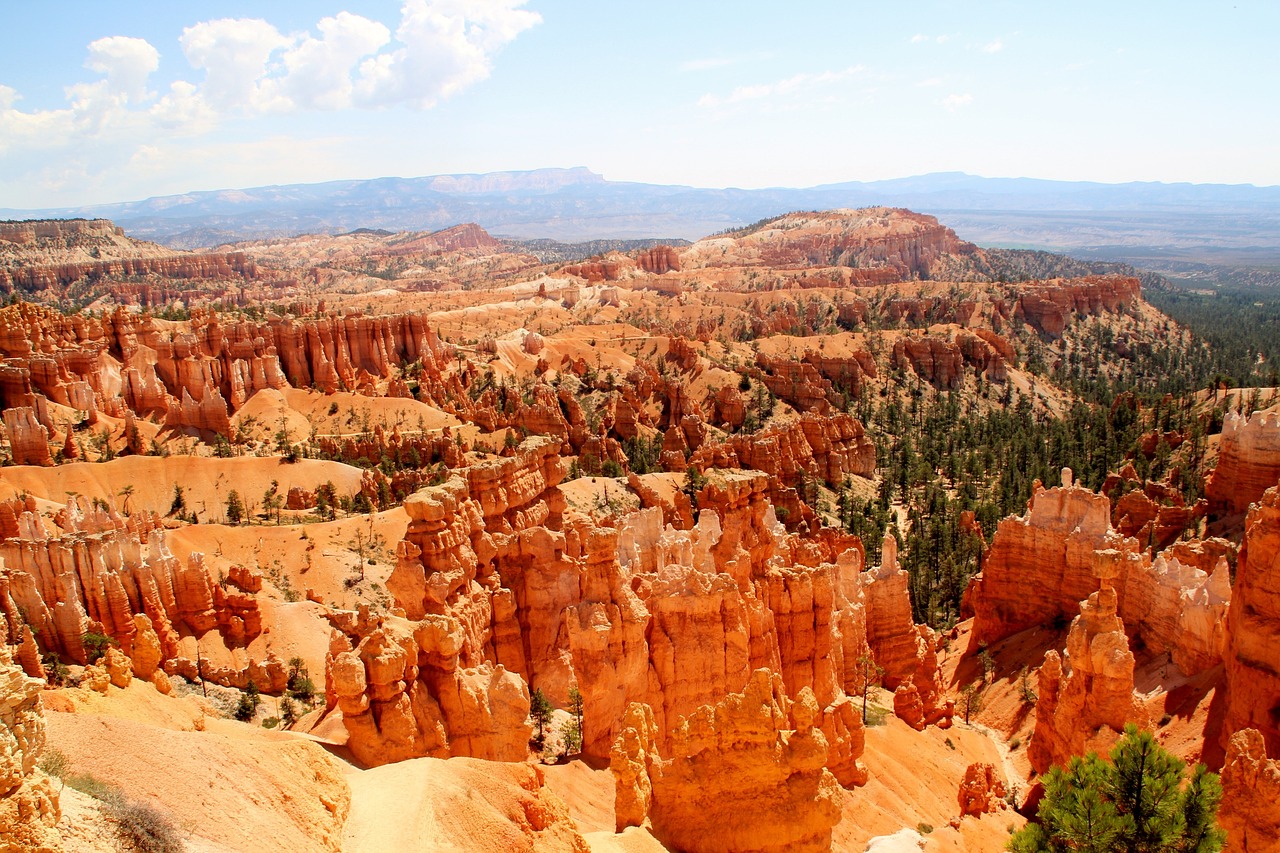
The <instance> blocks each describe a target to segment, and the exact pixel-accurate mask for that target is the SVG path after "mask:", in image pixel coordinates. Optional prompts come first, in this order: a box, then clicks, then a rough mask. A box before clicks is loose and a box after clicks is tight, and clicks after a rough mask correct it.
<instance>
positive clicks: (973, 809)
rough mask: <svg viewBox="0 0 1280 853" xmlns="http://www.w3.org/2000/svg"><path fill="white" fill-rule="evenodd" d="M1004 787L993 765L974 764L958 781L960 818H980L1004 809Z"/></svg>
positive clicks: (967, 768) (998, 772) (1002, 780)
mask: <svg viewBox="0 0 1280 853" xmlns="http://www.w3.org/2000/svg"><path fill="white" fill-rule="evenodd" d="M1005 793H1006V791H1005V785H1004V778H1003V777H1002V776H1001V775H1000V771H998V770H996V768H995V767H994V766H993V765H990V764H982V763H975V764H970V765H969V766H968V767H966V768H965V770H964V778H963V779H961V780H960V792H959V794H958V799H959V800H960V816H961V817H966V816H972V817H980V816H982V815H984V814H990V813H991V812H993V811H996V810H997V809H1002V808H1004V807H1005V802H1004V797H1005Z"/></svg>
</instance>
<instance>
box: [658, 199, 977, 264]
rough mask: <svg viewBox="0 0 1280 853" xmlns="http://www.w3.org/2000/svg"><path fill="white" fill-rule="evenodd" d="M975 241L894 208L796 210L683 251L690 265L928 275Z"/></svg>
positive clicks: (934, 221)
mask: <svg viewBox="0 0 1280 853" xmlns="http://www.w3.org/2000/svg"><path fill="white" fill-rule="evenodd" d="M976 248H977V247H975V246H974V245H973V244H971V243H966V242H964V241H962V240H960V239H959V238H957V237H956V235H955V232H954V231H952V230H951V229H950V228H947V227H945V226H943V225H940V224H939V223H938V220H937V219H936V218H934V217H932V216H925V215H921V214H916V213H911V212H909V211H904V210H894V209H891V208H882V207H881V208H876V207H872V208H864V209H862V210H856V211H854V210H830V211H824V212H819V213H790V214H787V215H786V216H783V217H778V218H777V219H775V220H772V221H769V222H766V223H763V224H761V225H760V226H759V227H756V228H753V229H752V230H750V231H748V232H747V233H745V234H741V235H734V236H725V237H716V238H710V239H707V240H703V241H701V242H699V243H698V244H697V245H695V246H694V247H693V248H692V249H690V250H686V251H685V252H683V253H682V254H681V257H680V260H681V264H682V266H683V267H684V268H685V269H690V268H698V267H712V266H728V265H742V266H773V267H783V268H785V267H796V266H813V265H818V264H822V265H830V266H842V267H855V268H857V270H856V271H861V270H862V269H864V268H872V269H875V268H883V269H885V270H886V271H889V272H891V273H892V274H893V275H894V276H895V277H896V278H898V279H899V280H901V279H910V278H928V277H929V273H930V269H931V268H932V266H933V264H934V263H935V262H936V261H937V259H939V258H940V257H941V256H943V255H947V254H968V253H972V252H973V251H975V250H976Z"/></svg>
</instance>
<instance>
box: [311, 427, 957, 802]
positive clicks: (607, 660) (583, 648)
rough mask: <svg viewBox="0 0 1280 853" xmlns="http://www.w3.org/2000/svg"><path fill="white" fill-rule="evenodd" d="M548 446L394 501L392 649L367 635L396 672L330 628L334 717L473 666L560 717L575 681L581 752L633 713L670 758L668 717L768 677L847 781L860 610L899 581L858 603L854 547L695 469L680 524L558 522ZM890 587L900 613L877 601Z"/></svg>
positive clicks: (863, 620)
mask: <svg viewBox="0 0 1280 853" xmlns="http://www.w3.org/2000/svg"><path fill="white" fill-rule="evenodd" d="M559 446H560V445H559V441H558V440H557V439H554V438H550V437H536V438H531V439H528V440H526V441H525V442H524V443H523V444H521V445H520V447H519V448H518V449H517V450H516V451H515V452H514V453H513V454H512V455H511V456H510V457H505V458H499V459H491V460H486V461H482V462H479V463H476V464H474V465H472V466H470V467H468V468H465V469H462V470H459V471H456V472H455V473H454V474H453V476H452V477H451V478H450V480H448V481H446V482H445V483H443V484H441V485H439V486H434V487H431V488H428V489H424V490H422V491H420V492H418V493H417V494H415V495H412V496H411V497H410V498H409V499H408V500H407V501H406V503H405V507H406V509H407V511H408V512H409V515H410V518H411V519H412V520H411V522H410V525H409V529H408V532H407V533H406V538H405V540H404V541H403V542H402V543H401V545H400V551H399V554H400V559H399V562H398V564H397V567H396V569H395V571H394V572H393V573H392V576H391V577H390V579H389V580H388V589H389V590H390V591H391V593H392V594H393V596H394V597H395V600H396V603H397V606H398V607H399V608H400V609H401V611H402V612H403V613H404V615H405V617H407V619H408V620H409V624H407V625H405V626H402V628H400V629H397V630H399V632H400V635H401V636H402V638H401V639H398V640H396V641H395V642H394V643H392V642H391V641H390V640H385V639H384V640H378V641H377V642H378V643H380V644H381V645H382V646H384V647H390V646H392V645H394V646H395V647H396V648H400V649H402V650H403V651H402V652H395V657H396V659H397V661H403V664H401V663H397V664H396V665H395V666H392V667H391V670H392V671H391V673H390V674H389V675H385V674H384V675H378V676H375V675H374V667H373V665H372V664H371V663H370V661H371V660H373V659H375V658H380V655H382V653H379V654H373V653H371V652H367V651H366V649H367V648H368V647H369V646H370V645H371V644H372V643H373V642H374V641H372V640H369V639H368V637H370V636H371V634H370V633H369V631H372V630H374V629H373V628H372V627H370V628H368V630H365V631H360V630H347V631H344V634H345V639H344V640H343V641H342V643H340V644H339V646H335V650H334V652H333V654H331V666H332V665H333V662H334V661H337V660H338V659H339V658H342V659H343V660H345V661H346V663H345V664H343V666H346V667H347V668H348V669H350V670H351V671H352V672H355V671H356V670H357V669H360V671H361V672H363V673H364V675H363V676H358V675H357V677H354V678H351V679H348V680H347V681H346V684H347V686H346V687H344V688H342V691H341V692H342V693H343V694H344V698H343V700H342V704H343V713H344V716H347V715H348V714H352V713H354V714H355V716H357V717H358V716H359V715H360V714H362V713H363V712H364V709H365V707H366V704H365V703H366V702H367V703H368V707H370V708H374V707H378V705H377V703H379V702H381V703H383V705H382V707H384V708H385V707H390V705H388V704H387V703H388V702H392V700H394V702H393V704H394V703H399V702H401V701H402V700H401V699H400V694H403V695H405V696H408V697H409V698H408V699H407V700H406V701H407V702H408V703H409V704H408V706H406V707H410V706H412V704H413V702H414V701H416V700H414V699H413V691H414V688H413V687H412V684H411V682H412V680H413V679H414V678H416V680H417V681H418V682H420V683H423V684H424V685H425V689H424V690H422V691H421V692H422V693H423V695H429V696H431V697H433V699H435V701H436V702H437V703H439V698H438V695H439V693H440V691H441V690H443V689H444V687H442V685H443V684H444V683H445V680H447V679H454V678H455V676H454V675H448V676H447V678H446V675H445V673H457V672H462V671H464V670H475V669H477V668H482V667H489V668H490V670H489V671H503V672H505V673H506V674H507V675H509V676H511V677H515V678H518V679H519V680H521V684H524V683H527V684H528V685H529V686H530V687H531V688H536V689H540V690H542V691H543V693H544V694H545V695H546V696H548V697H549V698H550V699H551V700H552V702H553V703H555V704H558V705H561V706H563V705H565V704H566V703H567V701H568V695H569V690H570V688H571V687H573V686H575V685H576V686H577V687H578V689H579V690H580V691H581V693H582V697H583V704H584V732H583V734H584V745H583V750H584V752H585V753H586V754H587V755H590V756H597V757H603V756H605V755H607V754H608V752H609V749H610V748H611V746H612V744H613V741H614V739H615V737H616V735H617V733H618V728H619V726H620V721H621V719H622V717H623V715H624V713H625V712H626V708H627V707H628V705H629V704H631V703H633V702H640V703H644V704H646V705H648V706H649V707H650V708H651V714H652V716H653V720H654V725H655V728H656V731H657V733H658V734H657V736H658V738H659V742H660V743H662V744H668V743H669V742H670V738H671V737H672V736H673V732H674V731H675V729H676V727H677V726H678V724H679V721H680V719H681V718H684V717H688V715H690V714H692V713H693V712H694V711H695V710H696V709H698V708H699V707H702V706H704V705H711V704H714V703H715V702H717V701H719V700H720V699H722V698H723V697H724V696H726V695H728V694H729V693H734V692H737V691H740V690H742V688H743V686H744V685H745V684H746V683H747V680H748V678H749V677H750V674H751V672H752V671H754V670H755V669H759V668H762V667H767V668H769V669H770V670H771V671H774V672H777V673H779V675H780V677H781V678H782V679H783V683H784V685H785V686H786V689H787V691H788V692H789V693H793V694H798V692H799V691H800V690H801V689H802V688H809V689H810V690H811V691H812V692H813V695H814V697H815V699H816V701H817V702H818V703H819V710H820V714H819V716H818V717H817V718H816V723H815V724H816V725H817V726H818V727H819V728H821V729H822V730H823V731H824V732H826V733H827V739H828V741H829V746H830V748H829V750H828V760H829V762H830V765H831V769H832V771H833V772H834V773H835V774H836V776H837V778H838V779H839V780H840V781H841V782H843V783H845V784H850V785H852V784H859V783H860V782H862V781H864V780H865V778H866V777H865V771H864V770H863V769H862V768H861V767H860V766H859V764H858V757H859V756H860V755H861V752H862V726H861V719H860V717H859V716H858V715H857V714H856V713H855V711H854V709H853V707H852V706H851V704H850V703H849V701H848V699H847V697H846V693H847V692H853V691H855V690H856V689H857V687H858V686H859V685H860V684H861V681H860V679H861V670H860V668H859V666H858V665H857V661H858V659H859V658H860V657H862V656H864V655H866V654H867V640H866V625H867V624H868V621H870V619H869V617H868V612H869V608H870V611H871V613H872V617H871V618H874V617H875V615H876V608H892V610H893V614H901V613H906V614H909V613H910V610H909V605H908V604H907V601H906V588H905V586H904V587H902V588H901V589H900V590H899V589H897V587H894V588H893V589H892V590H890V589H889V587H888V586H885V585H882V589H883V590H884V591H885V592H886V593H889V594H887V595H884V596H880V595H879V594H877V596H876V602H875V603H873V604H871V605H868V604H867V597H866V596H865V594H864V592H863V585H864V584H863V580H862V576H861V569H862V565H863V555H862V550H861V546H860V543H858V541H857V539H856V538H854V537H848V536H845V535H841V534H833V535H831V536H823V537H809V538H807V539H803V540H802V539H800V538H798V537H795V536H790V535H788V534H787V533H786V531H785V530H784V529H783V528H782V526H781V525H780V524H778V523H777V520H776V518H775V517H774V514H773V509H772V506H771V504H770V503H769V500H768V493H769V478H768V477H767V476H766V475H764V474H762V473H760V472H754V471H748V472H721V471H713V472H711V473H710V475H709V481H708V483H707V485H706V486H705V487H704V488H703V489H702V491H701V492H700V493H699V494H698V507H699V514H698V522H697V524H696V525H694V526H693V527H692V528H689V529H678V528H676V527H674V526H672V525H670V524H668V523H667V519H666V518H664V509H663V508H662V507H661V506H659V505H653V506H651V507H650V508H648V509H644V510H641V511H638V512H634V513H632V514H630V515H628V516H626V517H624V518H623V519H621V521H619V522H614V523H616V524H617V526H605V525H601V524H598V523H595V522H592V521H591V520H590V519H588V518H587V517H586V516H583V515H580V514H578V513H573V512H569V513H566V512H565V511H564V506H565V502H564V498H563V496H562V495H561V493H560V490H559V488H558V487H557V485H556V484H557V483H558V482H559V480H560V477H561V470H560V459H559V456H558V450H559ZM667 512H668V513H669V514H672V515H674V516H677V517H678V515H679V514H678V513H677V512H676V510H675V508H668V510H667ZM672 520H676V518H673V519H672ZM893 593H896V594H899V595H900V597H901V598H902V601H901V602H898V601H896V600H895V601H892V602H891V601H890V599H892V598H893ZM882 598H883V599H884V600H883V601H881V599H882ZM907 618H908V626H907V629H908V630H910V631H911V634H912V637H913V638H915V637H917V636H918V634H917V633H916V631H915V627H914V626H911V625H910V624H909V615H908V616H907ZM885 621H886V622H888V621H893V622H895V624H896V621H897V620H896V618H895V616H893V615H891V616H889V617H885ZM428 625H430V626H432V627H431V629H430V631H428V630H427V627H426V626H428ZM382 630H383V632H384V633H385V632H386V631H387V630H390V629H389V628H387V627H386V626H385V625H384V626H383V627H382ZM428 634H429V635H430V636H428ZM403 635H411V636H412V638H413V642H412V643H408V642H406V641H404V640H403ZM913 642H914V641H913ZM411 646H412V647H411ZM913 649H914V646H913ZM913 653H914V652H913ZM387 654H390V653H387ZM353 657H354V658H358V659H360V660H361V661H363V664H362V667H360V668H357V667H354V666H352V665H351V664H352V661H353ZM935 666H936V664H935ZM361 677H363V679H364V680H363V687H362V686H361V681H360V678H361ZM450 683H452V682H450ZM375 685H381V686H378V687H375ZM388 685H389V686H388ZM450 689H453V688H450ZM357 691H358V692H357ZM393 694H395V695H393ZM361 695H363V697H364V699H361ZM336 704H338V702H337V700H336V698H335V705H336ZM442 707H443V706H442ZM526 707H527V706H526ZM442 717H443V719H444V723H445V724H444V734H445V736H446V737H448V738H449V739H450V749H451V750H453V749H454V748H453V746H452V743H453V740H452V730H451V729H450V725H451V724H450V721H449V720H448V715H447V714H443V715H442ZM410 719H412V720H413V721H414V723H415V724H416V722H417V720H418V718H417V717H414V716H413V715H412V714H410V715H408V716H406V717H405V720H406V721H408V720H410ZM433 719H434V718H433ZM363 725H364V724H363V723H359V724H357V725H356V726H350V725H349V726H348V728H349V730H351V731H352V732H353V742H354V741H360V740H364V739H368V740H369V742H368V745H367V753H370V754H371V753H374V752H376V751H377V749H378V746H377V737H378V732H377V730H378V728H379V726H372V727H366V728H360V729H359V731H358V732H357V731H356V730H355V729H357V728H359V727H360V726H363ZM419 728H420V729H421V728H422V727H421V726H419ZM409 740H410V741H413V743H415V744H418V745H417V746H414V747H413V749H418V750H424V749H436V748H438V747H439V744H440V738H438V737H436V736H435V735H433V734H428V733H426V732H425V731H424V732H423V733H422V734H420V735H412V734H411V736H410V738H409ZM428 744H430V745H431V746H427V745H428ZM358 748H362V747H358ZM405 754H409V753H408V752H405ZM419 754H426V753H419ZM451 754H458V752H457V751H452V752H451Z"/></svg>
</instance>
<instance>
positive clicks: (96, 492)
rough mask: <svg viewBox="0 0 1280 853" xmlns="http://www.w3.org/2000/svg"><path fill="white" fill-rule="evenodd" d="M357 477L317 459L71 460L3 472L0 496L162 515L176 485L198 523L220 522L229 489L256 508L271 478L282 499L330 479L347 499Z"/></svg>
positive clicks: (350, 470)
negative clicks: (109, 502)
mask: <svg viewBox="0 0 1280 853" xmlns="http://www.w3.org/2000/svg"><path fill="white" fill-rule="evenodd" d="M360 475H361V471H360V469H359V468H355V467H352V466H350V465H343V464H341V463H338V462H325V461H321V460H318V459H304V460H301V461H299V462H297V463H295V464H293V465H287V464H284V463H282V462H281V460H280V457H256V456H244V457H238V458H231V459H216V458H209V457H198V456H167V457H161V456H124V457H120V458H118V459H113V460H112V461H110V462H96V463H89V462H75V463H71V464H69V465H59V466H57V467H56V468H37V467H32V466H20V467H11V468H5V469H4V473H3V475H0V497H5V498H7V497H11V496H12V495H14V494H17V493H21V492H28V493H30V494H32V495H35V496H36V497H37V498H43V499H46V500H51V501H55V502H57V503H60V504H65V503H66V500H67V493H68V492H71V491H74V492H77V493H79V494H82V495H86V496H88V497H91V498H93V497H97V498H103V499H104V500H105V499H109V498H114V499H115V501H116V504H117V506H118V507H119V508H120V509H121V510H125V509H130V510H148V511H151V512H158V513H160V514H161V515H165V514H167V513H168V512H169V508H170V507H171V506H172V504H173V495H174V488H173V487H174V486H175V485H180V486H182V489H183V493H184V497H185V499H186V503H187V507H188V509H190V510H192V511H194V512H195V513H196V514H197V515H198V516H199V518H200V520H201V521H221V520H222V519H223V518H224V517H225V514H226V505H227V496H228V495H229V494H230V493H231V490H232V489H235V490H236V491H238V492H239V493H240V495H241V496H242V497H243V498H244V499H245V500H246V501H252V502H254V503H255V504H260V503H261V501H262V495H263V492H265V491H266V490H267V489H268V488H270V486H271V482H272V481H273V480H274V481H276V482H277V483H278V486H277V488H278V490H279V492H280V494H282V495H284V494H287V493H288V491H289V488H290V487H291V486H301V487H302V488H304V489H311V490H314V489H315V488H316V487H317V486H319V485H320V484H321V483H324V482H326V481H332V482H333V484H334V486H335V487H336V488H337V490H338V493H339V494H347V495H350V494H354V493H355V492H356V491H357V490H358V489H359V487H360ZM126 486H132V487H133V494H132V495H131V496H130V497H129V501H128V506H127V507H126V505H125V500H124V497H123V496H121V495H120V490H121V489H123V488H125V487H126Z"/></svg>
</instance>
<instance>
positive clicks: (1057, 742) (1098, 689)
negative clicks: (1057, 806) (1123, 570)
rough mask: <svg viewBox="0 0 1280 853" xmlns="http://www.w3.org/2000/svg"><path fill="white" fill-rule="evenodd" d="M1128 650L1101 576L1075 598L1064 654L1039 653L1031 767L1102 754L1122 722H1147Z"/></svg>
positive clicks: (1145, 724) (1110, 593) (1142, 724)
mask: <svg viewBox="0 0 1280 853" xmlns="http://www.w3.org/2000/svg"><path fill="white" fill-rule="evenodd" d="M1133 670H1134V657H1133V652H1131V651H1130V650H1129V639H1128V637H1126V636H1125V633H1124V623H1123V622H1121V621H1120V617H1119V616H1118V615H1117V614H1116V591H1115V590H1114V589H1113V588H1112V587H1111V585H1110V582H1109V579H1108V578H1106V577H1105V576H1104V578H1103V581H1102V588H1101V589H1099V590H1098V591H1097V592H1094V593H1093V594H1092V595H1090V596H1089V598H1088V600H1086V601H1082V602H1081V603H1080V615H1079V616H1077V617H1076V618H1075V620H1073V621H1072V623H1071V629H1070V631H1069V632H1068V633H1067V648H1066V655H1065V657H1064V656H1061V655H1059V654H1058V652H1057V651H1055V650H1050V651H1049V652H1047V653H1046V654H1045V659H1044V664H1043V665H1042V666H1041V667H1040V690H1039V698H1038V700H1037V702H1036V726H1035V732H1034V734H1033V735H1032V738H1031V743H1030V745H1029V746H1028V747H1027V757H1028V758H1029V759H1030V761H1031V766H1032V767H1034V768H1035V770H1036V772H1038V773H1044V772H1046V771H1047V770H1048V769H1049V767H1050V766H1051V765H1054V764H1058V765H1065V764H1066V762H1067V761H1068V760H1069V759H1070V758H1071V756H1073V755H1084V754H1085V753H1087V752H1097V753H1099V754H1100V755H1105V754H1106V753H1107V752H1109V751H1110V749H1111V746H1112V745H1113V744H1114V743H1115V742H1116V741H1117V740H1119V738H1120V734H1121V732H1123V731H1124V726H1125V723H1129V722H1134V723H1137V724H1138V726H1139V727H1141V728H1149V726H1150V721H1149V720H1148V719H1147V714H1146V711H1145V709H1144V708H1143V706H1142V705H1141V703H1139V702H1138V701H1137V700H1136V699H1135V698H1134V693H1133Z"/></svg>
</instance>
